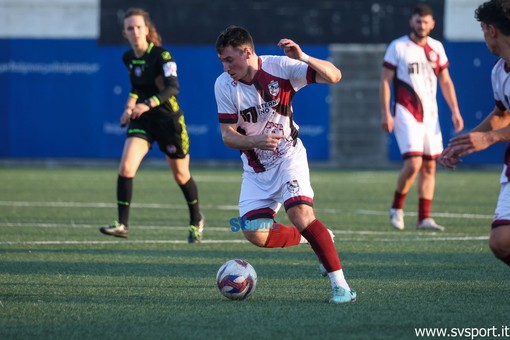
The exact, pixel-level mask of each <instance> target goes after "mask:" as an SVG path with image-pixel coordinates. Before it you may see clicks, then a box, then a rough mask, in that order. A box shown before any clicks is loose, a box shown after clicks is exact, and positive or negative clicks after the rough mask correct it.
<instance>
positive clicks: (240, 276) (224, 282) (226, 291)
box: [216, 259, 257, 300]
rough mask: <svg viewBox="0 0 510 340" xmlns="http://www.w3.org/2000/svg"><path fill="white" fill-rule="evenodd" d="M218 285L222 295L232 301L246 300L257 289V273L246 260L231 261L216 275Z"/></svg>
mask: <svg viewBox="0 0 510 340" xmlns="http://www.w3.org/2000/svg"><path fill="white" fill-rule="evenodd" d="M216 284H217V285H218V289H219V290H220V292H221V294H223V295H224V296H225V297H227V298H229V299H231V300H244V299H246V298H247V297H249V296H250V295H251V294H253V292H254V291H255V287H257V272H256V271H255V268H253V266H252V265H251V264H249V263H248V262H246V261H245V260H239V259H235V260H229V261H227V262H225V263H224V264H223V265H222V266H221V267H220V269H219V270H218V273H217V274H216Z"/></svg>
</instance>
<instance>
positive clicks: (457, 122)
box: [452, 114, 464, 133]
mask: <svg viewBox="0 0 510 340" xmlns="http://www.w3.org/2000/svg"><path fill="white" fill-rule="evenodd" d="M452 122H453V127H454V128H455V132H457V133H459V132H461V131H462V129H464V120H463V119H462V116H461V115H460V114H458V115H454V116H452Z"/></svg>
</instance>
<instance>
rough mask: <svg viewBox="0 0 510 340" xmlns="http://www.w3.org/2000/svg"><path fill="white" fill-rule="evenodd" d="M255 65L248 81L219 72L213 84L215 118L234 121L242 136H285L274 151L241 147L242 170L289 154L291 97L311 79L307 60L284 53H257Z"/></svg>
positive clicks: (294, 134)
mask: <svg viewBox="0 0 510 340" xmlns="http://www.w3.org/2000/svg"><path fill="white" fill-rule="evenodd" d="M258 62H259V69H258V71H257V73H256V75H255V77H254V78H253V80H252V82H251V83H246V82H244V81H235V80H233V79H232V78H231V77H230V75H229V74H228V73H227V72H224V73H222V74H221V75H220V76H219V77H218V78H217V79H216V83H215V84H214V93H215V96H216V103H217V105H218V118H219V122H220V123H223V124H236V125H237V131H238V132H239V133H241V134H243V135H246V136H255V135H260V134H270V133H278V134H280V133H281V134H283V135H284V136H285V138H282V139H281V140H280V143H279V145H278V147H277V149H276V150H275V151H269V150H260V149H251V150H242V151H241V159H242V160H243V167H244V170H245V171H251V172H263V171H265V170H268V169H270V168H272V167H274V166H276V165H277V164H279V163H280V161H281V160H282V159H283V158H284V157H289V156H290V155H291V154H292V152H293V149H294V148H293V146H294V145H295V143H296V141H297V138H298V129H299V127H298V125H297V124H296V123H295V122H294V119H293V112H292V98H293V97H294V95H295V94H296V92H297V91H298V90H299V89H301V88H302V87H304V86H305V85H307V84H310V83H313V82H314V81H315V71H314V70H313V69H312V68H309V67H308V65H307V64H305V63H303V62H301V61H298V60H294V59H291V58H288V57H286V56H259V61H258Z"/></svg>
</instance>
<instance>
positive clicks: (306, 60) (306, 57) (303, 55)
mask: <svg viewBox="0 0 510 340" xmlns="http://www.w3.org/2000/svg"><path fill="white" fill-rule="evenodd" d="M299 60H301V61H302V62H304V63H308V61H309V60H310V56H309V55H308V54H306V53H305V52H303V54H301V57H299Z"/></svg>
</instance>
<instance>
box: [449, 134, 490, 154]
mask: <svg viewBox="0 0 510 340" xmlns="http://www.w3.org/2000/svg"><path fill="white" fill-rule="evenodd" d="M489 136H490V135H489V134H488V133H485V132H470V133H466V134H463V135H460V136H456V137H453V138H452V139H450V142H449V144H448V148H451V149H452V150H454V152H455V154H456V155H458V157H464V156H467V155H470V154H472V153H474V152H478V151H481V150H485V149H487V148H488V147H489V146H491V145H492V141H491V140H490V138H489Z"/></svg>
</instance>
